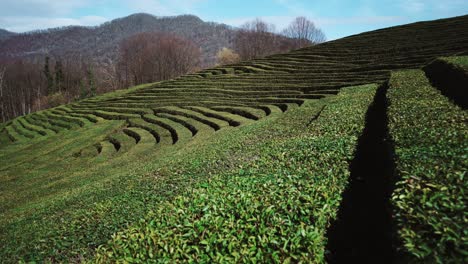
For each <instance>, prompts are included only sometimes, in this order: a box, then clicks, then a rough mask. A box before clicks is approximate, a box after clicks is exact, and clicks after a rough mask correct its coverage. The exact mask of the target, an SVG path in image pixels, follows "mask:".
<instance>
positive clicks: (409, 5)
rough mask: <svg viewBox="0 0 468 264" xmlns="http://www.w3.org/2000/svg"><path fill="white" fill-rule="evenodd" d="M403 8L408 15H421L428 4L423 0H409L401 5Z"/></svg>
mask: <svg viewBox="0 0 468 264" xmlns="http://www.w3.org/2000/svg"><path fill="white" fill-rule="evenodd" d="M401 7H402V9H403V10H405V11H406V12H408V13H421V12H422V11H424V9H425V8H426V3H425V2H424V1H422V0H407V1H403V2H402V3H401Z"/></svg>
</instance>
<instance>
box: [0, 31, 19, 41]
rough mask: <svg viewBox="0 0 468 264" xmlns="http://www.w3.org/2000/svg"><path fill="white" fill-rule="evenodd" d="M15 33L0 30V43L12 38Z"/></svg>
mask: <svg viewBox="0 0 468 264" xmlns="http://www.w3.org/2000/svg"><path fill="white" fill-rule="evenodd" d="M15 34H16V33H13V32H10V31H8V30H5V29H1V28H0V41H2V40H5V39H7V38H10V37H12V36H14V35H15Z"/></svg>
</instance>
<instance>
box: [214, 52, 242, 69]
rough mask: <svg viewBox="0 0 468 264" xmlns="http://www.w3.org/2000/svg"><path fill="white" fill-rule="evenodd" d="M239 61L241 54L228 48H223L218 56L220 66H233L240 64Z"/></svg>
mask: <svg viewBox="0 0 468 264" xmlns="http://www.w3.org/2000/svg"><path fill="white" fill-rule="evenodd" d="M239 59H240V57H239V54H237V53H235V52H234V51H233V50H232V49H228V48H223V49H221V50H220V51H218V53H217V54H216V60H217V61H218V64H219V65H226V64H233V63H236V62H238V61H239Z"/></svg>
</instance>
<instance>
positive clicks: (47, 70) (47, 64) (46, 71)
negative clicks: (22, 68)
mask: <svg viewBox="0 0 468 264" xmlns="http://www.w3.org/2000/svg"><path fill="white" fill-rule="evenodd" d="M44 75H45V77H46V80H47V94H53V93H54V92H55V89H54V77H53V75H52V73H51V71H50V58H49V56H46V58H45V64H44Z"/></svg>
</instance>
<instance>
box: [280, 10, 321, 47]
mask: <svg viewBox="0 0 468 264" xmlns="http://www.w3.org/2000/svg"><path fill="white" fill-rule="evenodd" d="M283 35H285V36H286V37H289V38H292V39H294V40H295V44H296V48H303V47H307V46H310V45H315V44H318V43H322V42H325V41H326V37H325V34H324V33H323V31H322V30H321V29H319V28H317V27H316V26H315V24H314V23H313V22H312V21H310V20H308V19H307V18H305V17H297V18H296V19H295V20H294V21H293V22H291V24H290V25H289V26H288V27H287V28H286V29H285V30H284V31H283Z"/></svg>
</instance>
